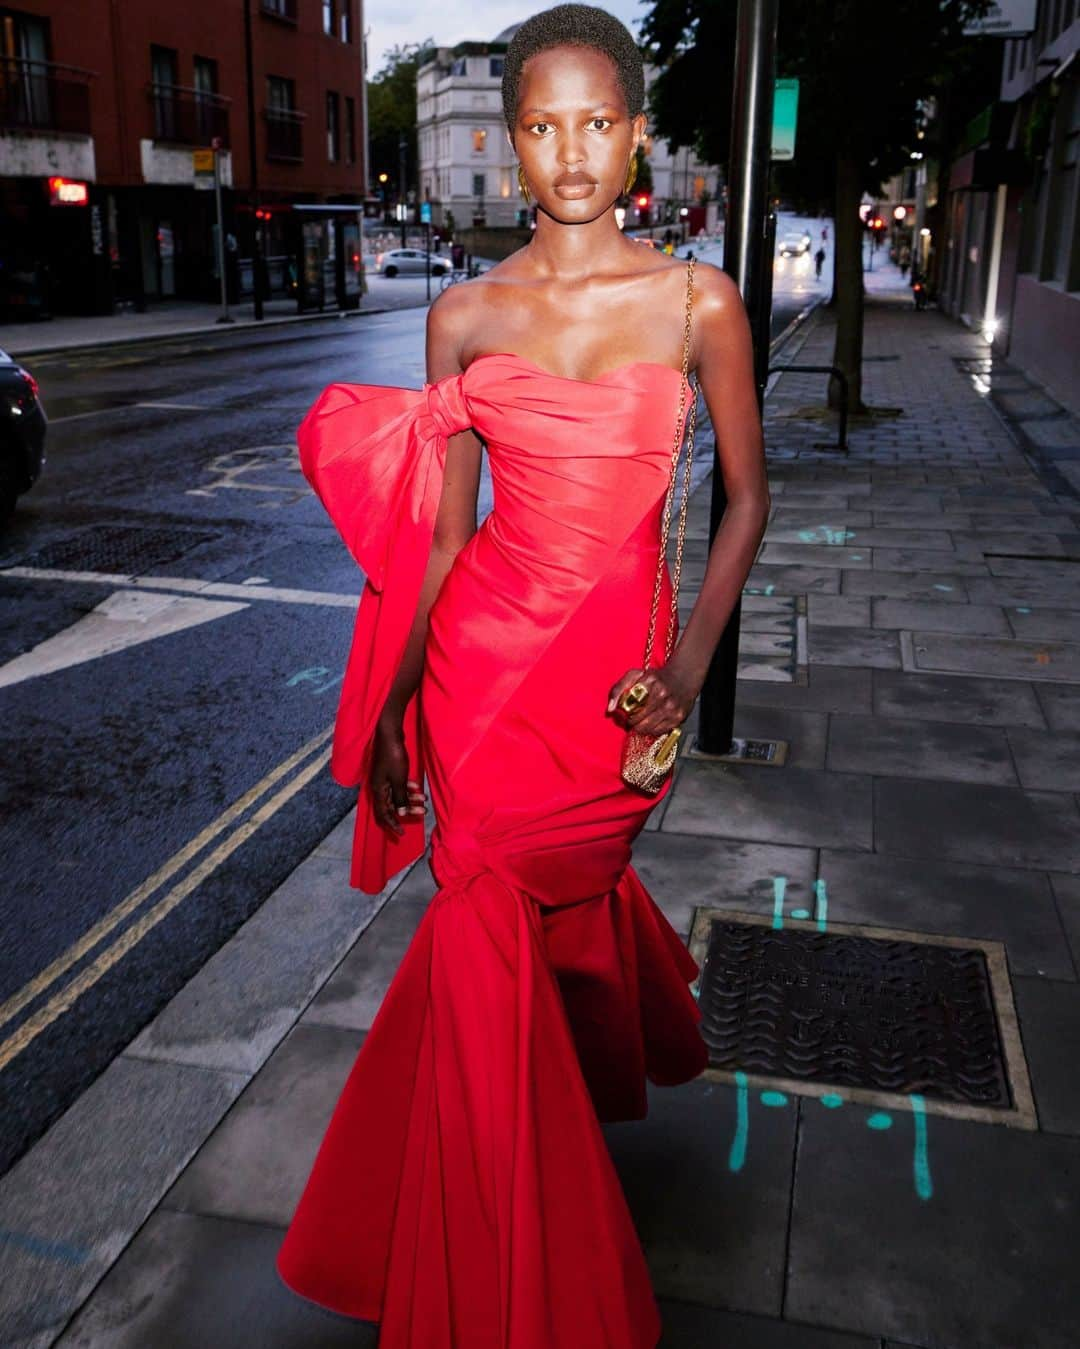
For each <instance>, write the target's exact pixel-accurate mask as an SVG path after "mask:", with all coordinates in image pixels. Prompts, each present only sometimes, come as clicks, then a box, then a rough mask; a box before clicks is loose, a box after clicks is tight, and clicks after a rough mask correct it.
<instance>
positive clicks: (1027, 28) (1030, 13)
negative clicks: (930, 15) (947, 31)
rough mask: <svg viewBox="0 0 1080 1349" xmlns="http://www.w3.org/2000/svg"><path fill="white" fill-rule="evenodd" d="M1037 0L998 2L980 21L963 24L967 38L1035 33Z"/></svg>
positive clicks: (1019, 35) (1018, 35)
mask: <svg viewBox="0 0 1080 1349" xmlns="http://www.w3.org/2000/svg"><path fill="white" fill-rule="evenodd" d="M1037 9H1038V0H998V3H997V4H992V5H991V6H990V8H989V9H988V10H987V11H986V13H985V14H984V15H983V16H982V18H980V19H971V20H970V21H969V22H968V23H966V24H964V32H965V33H966V34H967V35H968V37H1023V36H1024V35H1025V34H1026V33H1034V31H1035V14H1036V11H1037Z"/></svg>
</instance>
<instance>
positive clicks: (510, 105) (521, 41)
mask: <svg viewBox="0 0 1080 1349" xmlns="http://www.w3.org/2000/svg"><path fill="white" fill-rule="evenodd" d="M551 47H591V48H592V50H593V51H598V52H602V53H603V54H604V55H605V56H606V57H607V58H608V59H609V60H610V61H611V62H612V63H613V64H614V66H615V73H616V75H617V77H618V80H619V85H620V87H621V88H622V91H623V94H624V95H625V97H626V109H627V112H629V114H630V116H631V117H636V116H637V115H638V113H639V112H641V110H642V108H643V107H644V106H645V70H644V66H643V63H642V59H641V52H640V51H639V50H638V46H637V43H636V42H635V41H634V39H633V36H632V34H631V32H630V30H629V29H628V28H627V27H626V25H625V24H623V23H620V22H619V20H618V19H617V18H615V16H614V15H613V14H609V13H608V12H607V10H606V9H598V8H597V7H596V6H595V5H556V6H555V8H554V9H545V10H542V11H541V12H540V13H539V14H534V15H533V16H532V18H529V19H526V20H525V22H524V23H523V24H522V25H521V27H520V28H519V29H518V30H517V32H516V33H515V34H514V36H513V37H512V38H511V39H510V43H509V46H508V47H507V49H506V58H505V60H504V62H503V77H502V100H503V116H504V117H505V118H506V125H507V127H509V129H510V134H511V135H513V132H514V123H515V122H516V121H517V106H518V88H519V85H520V83H521V70H522V67H523V66H524V64H525V62H526V61H527V60H528V59H529V57H530V56H536V55H538V54H539V53H540V52H544V51H548V50H549V49H550V48H551Z"/></svg>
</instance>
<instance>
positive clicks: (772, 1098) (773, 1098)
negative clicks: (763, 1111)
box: [761, 1091, 787, 1106]
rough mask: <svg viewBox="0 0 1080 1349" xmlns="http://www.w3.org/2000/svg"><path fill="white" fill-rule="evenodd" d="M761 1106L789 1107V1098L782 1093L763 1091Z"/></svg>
mask: <svg viewBox="0 0 1080 1349" xmlns="http://www.w3.org/2000/svg"><path fill="white" fill-rule="evenodd" d="M761 1104H762V1105H771V1106H780V1105H787V1097H786V1096H785V1095H784V1093H783V1092H782V1091H763V1092H762V1093H761Z"/></svg>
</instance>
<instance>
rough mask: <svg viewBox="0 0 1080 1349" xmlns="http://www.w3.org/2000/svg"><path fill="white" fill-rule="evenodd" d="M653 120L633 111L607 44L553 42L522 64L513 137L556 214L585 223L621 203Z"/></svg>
mask: <svg viewBox="0 0 1080 1349" xmlns="http://www.w3.org/2000/svg"><path fill="white" fill-rule="evenodd" d="M645 125H646V121H645V114H644V113H639V114H638V115H637V116H636V117H635V118H633V119H631V118H630V116H629V114H628V112H627V109H626V97H625V95H624V94H623V91H622V87H621V85H620V84H619V80H618V76H617V75H616V73H615V66H614V63H613V62H612V61H611V59H610V58H609V57H607V56H605V55H604V54H603V52H598V51H595V50H594V49H593V48H591V47H550V48H548V50H547V51H543V52H538V53H537V55H536V56H530V57H529V59H528V60H527V61H526V62H525V65H524V66H523V68H522V71H521V80H520V82H519V85H518V110H517V121H516V123H515V126H514V133H513V137H512V144H513V147H514V149H515V151H516V152H517V156H518V158H519V159H520V160H521V163H522V166H523V167H524V169H525V181H526V182H527V183H528V185H529V191H530V192H531V193H532V195H533V197H534V198H535V200H536V202H537V205H538V206H539V207H540V209H541V210H543V211H546V212H547V214H548V215H550V216H553V217H554V218H555V219H556V220H559V221H562V222H563V223H565V224H582V223H584V222H586V221H589V220H595V219H596V218H597V216H601V215H603V214H604V212H605V211H607V210H608V209H609V208H610V207H611V206H612V205H613V204H614V202H615V201H616V199H617V198H618V197H619V196H621V194H622V192H623V189H624V184H625V182H626V170H627V168H628V167H629V162H630V158H631V156H632V155H633V153H634V151H635V149H636V148H637V144H638V141H640V140H641V138H642V136H643V135H644V134H645Z"/></svg>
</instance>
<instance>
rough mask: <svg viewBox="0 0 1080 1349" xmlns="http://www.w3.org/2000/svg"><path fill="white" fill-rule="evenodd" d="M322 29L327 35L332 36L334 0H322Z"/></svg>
mask: <svg viewBox="0 0 1080 1349" xmlns="http://www.w3.org/2000/svg"><path fill="white" fill-rule="evenodd" d="M322 30H323V32H324V33H325V34H326V35H327V36H328V37H333V36H334V0H322Z"/></svg>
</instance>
